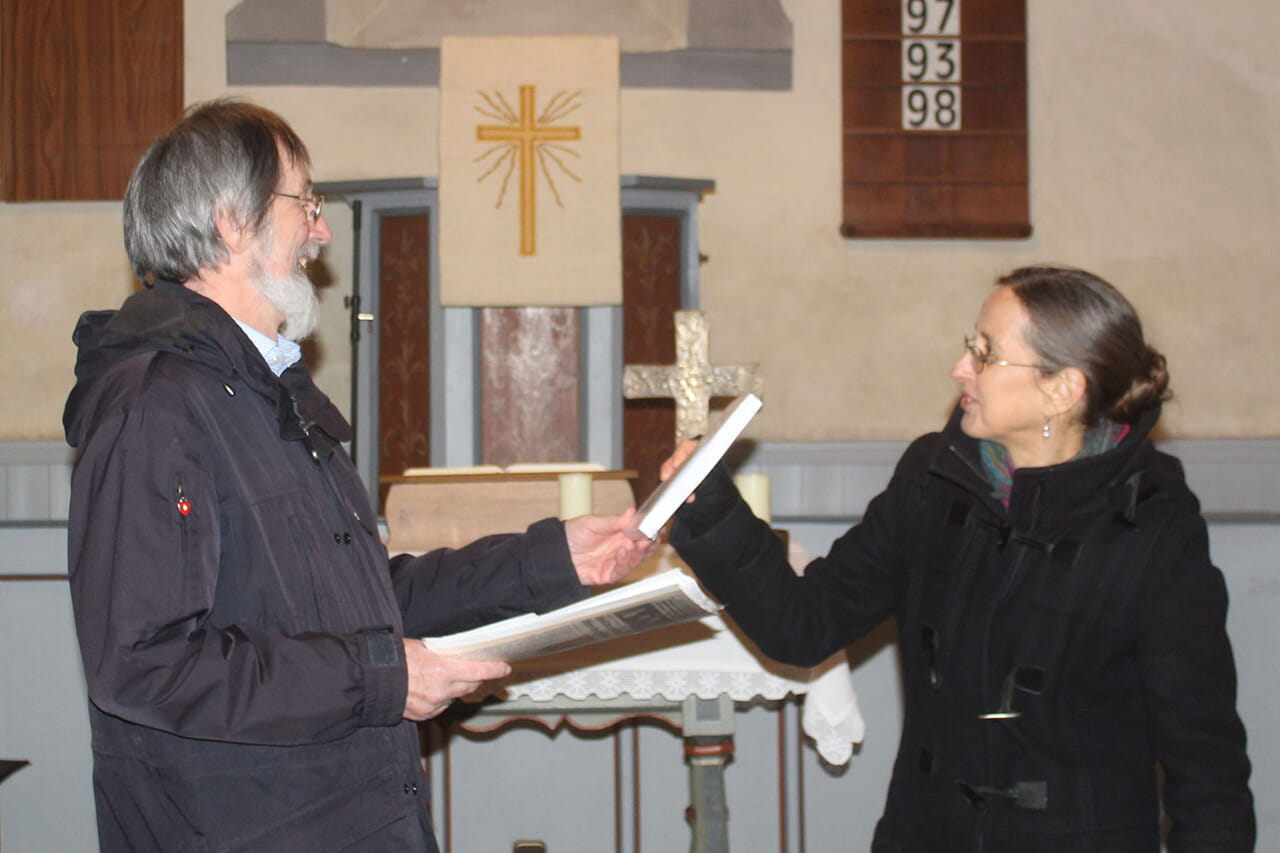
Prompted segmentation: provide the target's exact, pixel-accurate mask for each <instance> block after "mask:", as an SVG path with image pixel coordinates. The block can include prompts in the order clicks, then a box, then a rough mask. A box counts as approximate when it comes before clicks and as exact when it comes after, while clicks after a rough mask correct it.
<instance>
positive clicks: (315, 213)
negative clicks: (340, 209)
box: [272, 193, 324, 222]
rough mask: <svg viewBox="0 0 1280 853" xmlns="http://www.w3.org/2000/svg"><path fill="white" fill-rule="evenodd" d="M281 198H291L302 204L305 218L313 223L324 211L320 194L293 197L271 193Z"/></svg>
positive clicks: (322, 198)
mask: <svg viewBox="0 0 1280 853" xmlns="http://www.w3.org/2000/svg"><path fill="white" fill-rule="evenodd" d="M272 195H278V196H280V197H281V198H293V199H297V200H298V201H300V202H302V206H303V207H304V208H306V211H307V218H308V219H310V220H311V221H312V222H315V221H316V220H318V219H319V218H320V211H322V210H324V196H322V195H320V193H312V194H311V195H293V194H292V193H272Z"/></svg>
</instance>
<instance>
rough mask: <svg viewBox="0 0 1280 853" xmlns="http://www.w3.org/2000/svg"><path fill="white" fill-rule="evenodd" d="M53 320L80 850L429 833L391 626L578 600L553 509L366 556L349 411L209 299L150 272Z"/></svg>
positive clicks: (409, 839) (401, 629) (398, 843)
mask: <svg viewBox="0 0 1280 853" xmlns="http://www.w3.org/2000/svg"><path fill="white" fill-rule="evenodd" d="M75 340H76V343H77V345H78V347H79V359H78V362H77V365H76V376H77V384H76V387H75V389H74V390H73V391H72V393H71V396H70V398H69V399H68V401H67V407H66V413H65V415H64V423H65V426H66V431H67V440H68V441H69V442H70V444H72V445H73V446H76V447H79V448H80V453H79V457H78V460H77V462H76V466H75V471H74V474H73V476H72V494H71V516H70V540H69V551H70V553H69V562H70V574H71V591H72V601H73V604H74V609H75V618H76V626H77V631H78V634H79V639H80V648H81V653H82V656H83V659H84V667H85V675H86V679H87V682H88V688H89V698H90V700H91V708H90V721H91V725H92V732H93V749H94V792H95V796H96V799H97V804H98V824H99V834H100V843H101V845H102V849H103V850H104V851H125V850H128V851H144V850H155V851H163V852H164V853H176V851H188V850H190V851H205V850H208V851H224V850H226V851H231V850H234V851H242V850H243V851H275V850H281V851H283V850H289V851H294V850H305V851H309V853H316V851H337V850H346V849H359V850H386V851H406V850H435V849H436V845H435V840H434V838H433V837H432V833H431V827H430V819H429V817H428V815H427V812H426V808H425V800H426V797H427V787H426V779H425V777H424V774H423V770H422V764H421V761H420V752H419V745H418V733H417V729H416V727H415V725H414V724H413V723H410V722H406V721H403V720H402V719H401V715H402V713H403V711H404V705H405V698H406V695H407V675H406V670H405V665H404V662H403V646H402V643H401V638H402V637H404V636H405V635H406V634H407V635H409V636H422V635H438V634H445V633H450V632H453V631H457V630H462V629H465V628H469V627H474V626H476V625H478V624H482V623H485V622H489V621H493V620H495V619H499V618H505V617H507V616H510V615H513V614H515V613H519V612H524V611H528V610H535V609H538V610H540V609H545V608H547V607H551V606H555V605H558V604H561V603H564V602H565V601H568V600H573V599H576V598H580V597H581V596H582V595H584V594H585V592H586V591H585V589H584V588H583V587H581V586H580V585H579V583H578V581H577V578H576V575H575V573H574V571H573V567H572V563H571V561H570V557H569V553H568V547H567V545H566V543H565V538H564V532H563V526H562V525H561V524H560V523H559V522H557V521H554V520H549V521H545V522H539V523H537V524H535V525H533V526H532V527H531V528H530V529H529V531H528V532H527V533H526V534H524V535H520V536H508V537H491V538H489V539H484V540H481V541H479V542H477V543H475V544H473V545H471V546H468V547H466V548H462V549H458V550H450V551H436V552H432V553H430V554H427V555H425V556H423V557H418V558H412V557H405V556H401V557H397V558H396V559H394V560H392V561H390V563H389V562H388V559H387V553H386V550H385V548H384V547H383V545H382V543H381V541H380V539H379V537H378V530H377V523H376V518H375V515H374V510H373V508H372V507H371V506H370V504H369V500H368V496H367V493H366V491H365V489H364V487H363V485H362V484H361V482H360V480H359V477H358V476H357V473H356V471H355V469H354V467H353V466H352V464H351V462H350V459H349V458H348V456H347V454H346V452H345V451H344V450H343V448H342V447H341V445H340V444H339V442H341V441H344V440H347V439H349V438H350V437H351V434H350V427H349V425H348V424H347V423H346V421H345V420H344V419H343V417H342V416H341V414H340V413H339V412H338V410H337V409H336V408H335V407H334V406H333V404H332V403H331V402H330V401H329V400H328V398H327V397H325V396H324V395H323V394H322V393H321V392H320V391H319V390H318V389H317V388H316V387H315V385H314V384H313V383H312V381H311V378H310V377H309V375H308V374H307V372H306V370H305V368H304V367H303V366H302V365H301V364H299V365H295V366H294V367H291V368H290V369H289V370H287V371H286V372H285V373H284V375H283V376H282V377H281V378H280V379H277V378H276V377H275V376H274V375H273V374H272V373H271V371H270V370H269V369H268V368H267V365H266V362H265V360H264V359H263V358H262V356H261V355H260V354H259V353H258V351H257V350H256V349H255V348H254V347H253V344H252V343H251V342H250V341H249V339H248V337H247V336H245V334H244V333H243V332H242V331H241V330H240V328H239V327H238V326H237V325H236V324H235V322H234V321H233V320H232V319H231V318H230V317H229V316H228V315H227V314H226V313H225V312H224V311H223V310H222V309H221V308H220V307H219V306H218V305H216V304H215V303H213V302H211V301H210V300H208V299H205V298H204V297H202V296H199V295H197V294H195V293H193V292H191V291H190V290H188V289H187V288H184V287H181V286H179V285H175V284H171V283H166V282H160V283H158V284H157V285H156V287H155V288H154V289H149V290H145V291H142V292H139V293H137V294H135V295H133V296H132V297H130V298H129V299H128V300H127V301H126V302H125V304H124V306H123V307H122V308H121V309H120V311H119V312H93V313H87V314H85V315H84V316H83V317H82V318H81V320H80V323H79V325H78V327H77V329H76V333H75ZM402 616H403V618H402Z"/></svg>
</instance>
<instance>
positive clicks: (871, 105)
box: [841, 0, 1031, 238]
mask: <svg viewBox="0 0 1280 853" xmlns="http://www.w3.org/2000/svg"><path fill="white" fill-rule="evenodd" d="M843 34H844V39H843V55H842V78H843V95H844V97H843V137H844V221H843V224H842V227H841V233H842V234H844V236H846V237H937V238H948V237H949V238H1019V237H1027V236H1029V235H1030V234H1031V224H1030V216H1029V199H1028V193H1027V186H1028V169H1027V51H1026V0H844V5H843Z"/></svg>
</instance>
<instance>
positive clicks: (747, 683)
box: [492, 666, 866, 765]
mask: <svg viewBox="0 0 1280 853" xmlns="http://www.w3.org/2000/svg"><path fill="white" fill-rule="evenodd" d="M519 678H520V680H519V681H514V680H513V681H510V682H494V683H493V684H492V687H493V688H494V689H496V690H498V691H499V692H501V691H505V693H506V698H508V699H520V698H526V697H527V698H529V699H532V700H533V701H535V702H549V701H551V700H552V699H555V698H556V697H557V696H564V697H567V698H569V699H572V700H574V701H585V700H587V699H589V698H591V697H592V696H594V697H596V698H597V699H602V700H604V699H617V698H618V697H620V696H622V695H623V694H626V695H627V696H630V697H631V698H632V699H651V698H654V697H657V696H661V697H662V698H664V699H666V700H667V701H670V702H679V701H682V700H683V699H686V698H688V697H689V696H697V697H698V698H699V699H715V698H716V697H718V696H721V695H727V696H728V697H729V698H730V699H732V700H734V701H735V702H749V701H751V700H752V699H773V700H776V699H785V698H786V697H787V696H790V695H797V696H801V695H803V696H805V700H804V704H803V709H802V712H801V718H800V726H801V728H802V729H803V730H804V733H805V735H807V736H808V737H810V738H812V739H813V742H814V746H815V747H816V748H817V750H818V754H819V755H821V756H822V759H823V760H824V761H826V762H827V763H828V764H833V765H843V764H847V763H848V762H849V759H850V758H851V757H852V756H853V745H854V744H855V743H861V742H862V739H863V736H864V735H865V733H866V724H865V722H864V721H863V719H862V713H861V712H860V710H859V708H858V698H857V696H856V694H855V693H854V691H853V683H852V681H851V680H850V678H849V670H848V667H847V666H844V667H834V668H831V669H829V670H828V671H826V672H824V673H823V674H822V675H819V676H818V677H817V678H815V679H814V680H813V681H812V682H809V683H799V682H795V681H791V680H789V679H785V678H780V677H778V676H776V675H772V674H770V673H768V672H712V671H707V670H685V671H679V670H670V671H663V672H654V671H645V670H608V669H586V670H576V671H573V672H568V673H563V674H559V675H553V676H549V677H546V678H533V679H529V678H528V677H527V674H524V675H521V676H520V677H519Z"/></svg>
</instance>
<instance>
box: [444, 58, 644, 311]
mask: <svg viewBox="0 0 1280 853" xmlns="http://www.w3.org/2000/svg"><path fill="white" fill-rule="evenodd" d="M618 182H619V173H618V40H617V38H615V37H612V36H609V37H596V36H534V37H493V38H490V37H447V38H444V39H442V40H441V45H440V227H439V235H440V247H439V256H440V298H441V302H442V303H443V304H444V305H470V306H478V305H511V306H528V305H617V304H620V303H621V302H622V259H621V255H622V248H621V216H622V211H621V200H620V191H619V188H618Z"/></svg>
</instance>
